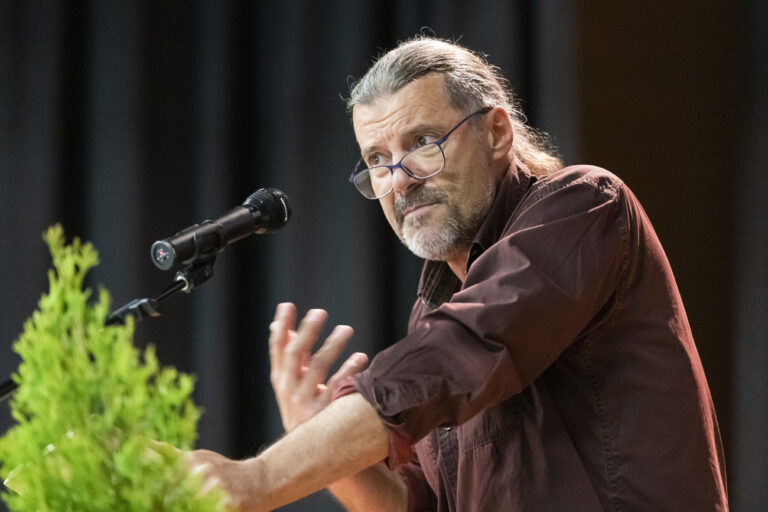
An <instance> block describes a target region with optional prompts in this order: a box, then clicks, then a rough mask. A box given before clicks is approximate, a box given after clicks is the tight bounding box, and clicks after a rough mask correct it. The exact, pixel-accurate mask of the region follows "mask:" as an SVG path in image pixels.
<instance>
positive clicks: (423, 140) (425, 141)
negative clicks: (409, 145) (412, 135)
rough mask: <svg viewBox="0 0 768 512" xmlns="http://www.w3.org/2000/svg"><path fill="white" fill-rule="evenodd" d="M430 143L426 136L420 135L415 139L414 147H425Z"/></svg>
mask: <svg viewBox="0 0 768 512" xmlns="http://www.w3.org/2000/svg"><path fill="white" fill-rule="evenodd" d="M429 143H430V140H429V137H427V136H426V135H422V136H420V137H417V138H416V145H417V146H425V145H427V144H429Z"/></svg>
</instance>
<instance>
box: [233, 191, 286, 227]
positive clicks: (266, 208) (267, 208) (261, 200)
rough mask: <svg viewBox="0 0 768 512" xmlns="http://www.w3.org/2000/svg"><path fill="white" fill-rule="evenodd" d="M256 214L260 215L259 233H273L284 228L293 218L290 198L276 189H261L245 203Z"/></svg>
mask: <svg viewBox="0 0 768 512" xmlns="http://www.w3.org/2000/svg"><path fill="white" fill-rule="evenodd" d="M243 206H245V207H246V208H248V209H249V210H251V211H252V212H253V213H254V214H260V216H261V219H260V222H259V230H258V231H257V233H272V232H274V231H277V230H278V229H280V228H282V227H283V226H285V225H286V224H287V223H288V220H290V218H291V205H290V202H289V201H288V196H287V195H285V193H284V192H282V191H280V190H277V189H276V188H260V189H259V190H257V191H256V192H254V193H253V194H251V195H250V196H248V199H246V200H245V201H244V202H243Z"/></svg>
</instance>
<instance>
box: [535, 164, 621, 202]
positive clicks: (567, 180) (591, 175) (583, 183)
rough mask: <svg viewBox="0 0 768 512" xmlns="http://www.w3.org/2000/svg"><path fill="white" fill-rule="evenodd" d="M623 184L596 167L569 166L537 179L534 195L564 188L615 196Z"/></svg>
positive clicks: (609, 172)
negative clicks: (594, 191)
mask: <svg viewBox="0 0 768 512" xmlns="http://www.w3.org/2000/svg"><path fill="white" fill-rule="evenodd" d="M622 186H624V182H623V181H622V180H621V179H620V178H619V177H618V176H616V175H615V174H613V173H612V172H611V171H609V170H607V169H604V168H602V167H598V166H596V165H571V166H568V167H564V168H562V169H560V170H559V171H555V172H552V173H549V174H547V175H545V176H542V177H540V178H539V180H538V181H537V183H536V184H535V185H534V187H533V190H532V192H533V193H534V194H547V193H552V192H555V191H557V190H560V189H564V188H576V189H584V190H590V189H591V190H596V191H599V192H602V193H604V194H606V195H608V196H615V195H616V194H617V193H618V191H619V190H620V189H621V187H622Z"/></svg>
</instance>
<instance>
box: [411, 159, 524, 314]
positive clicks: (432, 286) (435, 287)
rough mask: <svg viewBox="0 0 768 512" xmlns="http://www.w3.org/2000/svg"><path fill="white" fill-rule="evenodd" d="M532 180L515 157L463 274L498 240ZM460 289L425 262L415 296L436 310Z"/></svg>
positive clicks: (443, 266) (443, 270)
mask: <svg viewBox="0 0 768 512" xmlns="http://www.w3.org/2000/svg"><path fill="white" fill-rule="evenodd" d="M535 181H536V178H535V177H533V176H531V173H530V171H529V170H528V168H527V167H526V166H525V164H523V163H522V162H520V161H519V160H518V159H517V158H515V159H514V160H513V161H512V163H511V165H510V168H509V170H508V171H507V173H506V175H505V176H504V178H502V180H501V184H500V185H499V190H498V191H497V192H496V197H495V198H494V200H493V203H492V204H491V208H490V210H489V211H488V215H486V217H485V220H483V223H482V224H481V225H480V229H479V230H478V231H477V235H475V239H474V241H473V242H472V247H471V248H470V250H469V258H468V260H467V271H469V267H470V266H472V263H474V261H475V260H476V259H477V258H478V257H479V256H480V255H481V254H483V253H484V252H485V251H486V250H487V249H488V248H489V247H490V246H492V245H493V244H495V243H496V242H497V241H498V240H499V238H501V235H502V233H503V232H504V228H505V226H506V225H507V222H508V221H509V218H510V217H511V216H512V213H513V212H514V210H515V208H517V205H518V204H519V203H520V200H521V199H522V198H523V196H524V195H525V194H526V192H528V189H529V188H530V187H531V185H533V183H534V182H535ZM460 288H461V281H460V280H459V278H458V277H456V274H454V273H453V271H452V270H451V268H450V267H449V266H448V264H447V263H446V262H444V261H426V262H425V263H424V267H423V269H422V271H421V279H420V281H419V290H418V295H419V297H420V298H421V300H422V302H424V304H425V305H427V306H428V307H430V308H436V307H439V306H440V305H441V304H443V303H444V302H447V301H449V300H450V299H451V297H452V296H453V294H454V293H456V291H458V290H459V289H460Z"/></svg>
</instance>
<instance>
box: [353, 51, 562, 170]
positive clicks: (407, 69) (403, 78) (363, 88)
mask: <svg viewBox="0 0 768 512" xmlns="http://www.w3.org/2000/svg"><path fill="white" fill-rule="evenodd" d="M430 73H437V74H440V75H442V76H443V80H444V84H445V91H446V94H447V96H448V100H449V101H450V103H451V106H452V107H454V108H456V109H457V110H460V111H462V112H465V113H466V114H471V113H472V112H475V111H477V110H480V109H481V108H483V107H495V106H501V107H504V109H505V110H506V111H507V113H508V114H509V117H510V119H511V120H512V128H513V130H514V141H513V143H512V148H513V151H514V153H515V155H516V156H517V157H518V158H519V159H520V160H521V161H522V162H523V163H524V164H525V165H526V166H528V168H529V169H530V170H531V172H532V173H534V174H537V175H544V174H547V173H549V172H553V171H556V170H558V169H560V168H561V167H562V166H563V162H562V160H561V159H560V157H559V156H558V154H557V150H556V149H555V147H554V146H553V145H552V143H551V140H550V138H549V136H547V135H546V134H545V133H542V132H539V131H537V130H535V129H533V128H531V127H530V126H528V125H527V124H526V121H527V119H526V117H525V115H524V114H523V112H522V109H521V108H520V105H519V102H518V101H517V99H516V98H515V95H514V93H513V92H512V89H511V88H510V86H509V82H508V81H507V79H506V78H504V76H503V75H502V74H501V71H500V70H499V68H498V67H496V66H493V65H491V64H489V63H488V62H487V61H486V60H485V59H484V58H483V57H481V56H479V55H478V54H476V53H474V52H472V51H470V50H468V49H466V48H464V47H462V46H459V45H457V44H455V43H452V42H449V41H445V40H442V39H436V38H433V37H424V36H418V37H416V38H414V39H411V40H408V41H405V42H403V43H400V45H399V46H397V48H395V49H394V50H391V51H389V52H387V53H385V54H384V55H382V56H381V57H379V58H378V59H377V60H376V62H375V63H374V64H373V66H371V68H370V69H369V70H368V72H367V73H366V74H365V76H363V78H361V79H360V80H359V81H358V82H357V83H355V84H353V86H352V90H351V92H350V97H349V99H348V100H347V110H348V111H350V112H351V111H352V109H353V108H354V106H355V105H366V104H370V103H372V102H373V101H375V100H376V99H378V98H380V97H382V96H387V95H389V94H392V93H395V92H397V91H399V90H400V89H402V88H403V87H405V86H406V85H408V84H409V83H411V82H413V81H414V80H416V79H418V78H421V77H423V76H426V75H428V74H430Z"/></svg>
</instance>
